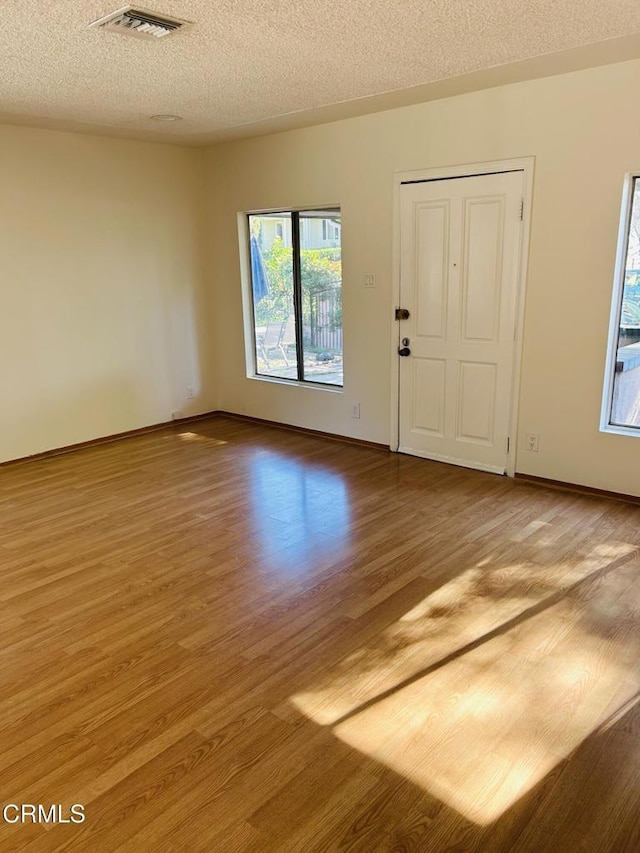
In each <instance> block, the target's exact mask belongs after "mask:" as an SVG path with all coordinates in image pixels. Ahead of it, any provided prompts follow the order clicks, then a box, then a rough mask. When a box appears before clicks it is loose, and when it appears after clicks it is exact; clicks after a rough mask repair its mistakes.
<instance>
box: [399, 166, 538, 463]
mask: <svg viewBox="0 0 640 853" xmlns="http://www.w3.org/2000/svg"><path fill="white" fill-rule="evenodd" d="M534 165H535V157H518V158H515V159H511V160H493V161H490V162H487V163H468V164H464V165H460V166H442V167H438V168H434V169H418V170H414V171H410V172H395V173H394V176H393V251H392V258H393V276H392V293H391V296H392V305H391V311H390V314H391V343H392V351H391V430H390V436H391V440H390V448H391V450H392V451H394V452H397V450H398V447H399V423H398V418H399V411H400V378H399V370H398V368H399V365H398V352H397V350H398V345H399V343H400V323H399V322H398V321H396V319H395V309H396V308H398V307H402V306H400V302H399V300H400V188H401V186H402V185H403V184H406V183H410V182H412V181H416V182H418V181H437V180H445V179H447V178H466V177H471V176H473V175H490V174H494V173H496V172H523V202H524V204H523V223H522V226H523V227H522V231H521V239H520V247H519V252H520V257H519V259H518V271H519V272H518V281H517V282H516V299H517V305H516V328H515V339H514V344H513V352H514V358H513V373H512V377H511V389H512V392H511V412H510V415H509V436H510V442H509V452H508V454H507V464H506V474H507V476H509V477H513V476H514V474H515V470H516V450H517V441H516V439H517V426H518V403H519V398H520V370H521V365H522V338H523V331H524V305H525V288H526V282H527V267H528V262H529V237H530V232H531V208H532V202H533V172H534ZM442 461H446V460H442ZM451 461H453V460H451Z"/></svg>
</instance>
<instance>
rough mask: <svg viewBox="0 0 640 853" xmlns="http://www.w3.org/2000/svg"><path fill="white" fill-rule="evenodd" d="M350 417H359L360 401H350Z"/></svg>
mask: <svg viewBox="0 0 640 853" xmlns="http://www.w3.org/2000/svg"><path fill="white" fill-rule="evenodd" d="M351 417H352V418H359V417H360V403H352V404H351Z"/></svg>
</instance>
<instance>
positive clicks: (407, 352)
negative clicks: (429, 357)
mask: <svg viewBox="0 0 640 853" xmlns="http://www.w3.org/2000/svg"><path fill="white" fill-rule="evenodd" d="M398 355H400V356H402V358H406V357H407V356H408V355H411V350H410V349H409V347H400V348H399V349H398Z"/></svg>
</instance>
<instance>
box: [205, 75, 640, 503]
mask: <svg viewBox="0 0 640 853" xmlns="http://www.w3.org/2000/svg"><path fill="white" fill-rule="evenodd" d="M639 85H640V62H637V61H634V62H629V63H621V64H618V65H612V66H608V67H603V68H598V69H593V70H588V71H583V72H578V73H574V74H568V75H564V76H561V77H555V78H549V79H544V80H537V81H532V82H528V83H520V84H514V85H512V86H506V87H503V88H498V89H491V90H486V91H483V92H478V93H473V94H469V95H464V96H460V97H456V98H450V99H448V100H443V101H438V102H432V103H429V104H423V105H419V106H413V107H406V108H403V109H398V110H393V111H388V112H384V113H377V114H375V115H370V116H365V117H361V118H356V119H351V120H345V121H342V122H338V123H335V124H327V125H323V126H319V127H315V128H307V129H303V130H298V131H292V132H289V133H284V134H280V135H277V136H271V137H264V138H259V139H254V140H248V141H242V142H237V143H228V144H225V145H219V146H216V147H213V148H211V149H209V151H208V153H207V181H208V200H209V204H210V217H211V258H212V262H213V266H212V274H213V277H214V285H215V291H216V298H217V326H216V334H215V337H216V344H217V348H218V355H219V359H220V361H221V362H222V359H223V357H224V369H223V370H221V372H220V374H219V376H218V389H219V397H218V402H219V405H220V407H221V408H223V409H226V410H229V411H234V412H243V413H247V414H249V415H253V416H257V417H262V418H269V419H273V420H278V421H283V422H286V423H292V424H298V425H302V426H306V427H312V428H316V429H321V430H327V431H330V432H336V433H341V434H344V435H351V436H358V437H361V438H364V439H369V440H372V441H377V442H383V443H388V441H389V434H390V427H389V424H390V417H391V410H390V370H391V368H390V364H391V359H392V358H393V356H392V352H391V350H392V348H391V342H390V328H389V325H390V324H389V312H390V308H391V278H392V223H393V175H394V171H395V170H410V169H423V168H430V167H437V166H445V165H450V164H464V163H471V162H479V161H488V160H497V159H501V158H510V157H523V156H528V155H534V156H535V158H536V172H535V180H534V205H533V221H532V233H531V254H530V264H529V277H528V290H527V302H526V319H525V340H524V352H523V366H522V392H521V400H520V416H519V429H518V447H519V450H518V456H517V470H518V471H520V472H527V473H530V474H534V475H538V476H542V477H550V478H554V479H558V480H564V481H569V482H574V483H581V484H586V485H590V486H594V487H599V488H604V489H610V490H614V491H620V492H626V493H633V494H640V439H635V438H628V437H624V436H617V435H604V434H601V433H600V432H599V431H598V424H599V413H600V399H601V393H602V381H603V371H604V359H605V350H606V339H607V326H608V319H609V306H610V296H611V285H612V276H613V267H614V258H615V248H616V235H617V227H618V215H619V208H620V194H621V189H622V181H623V176H624V173H625V172H626V171H629V170H634V169H640V116H639V115H638V111H637V110H636V109H635V108H634V104H635V103H636V100H637V92H638V87H639ZM315 204H319V205H320V204H323V205H324V204H339V205H340V206H341V207H342V212H343V250H344V289H345V292H344V327H345V344H344V347H345V354H344V362H345V389H344V394H337V393H330V392H321V391H315V390H310V389H306V388H296V387H283V386H282V385H274V384H269V383H266V382H260V381H256V380H250V379H247V378H246V376H245V363H244V351H243V343H242V340H243V326H242V312H241V293H240V281H239V277H240V273H239V261H238V246H237V226H236V214H237V212H238V211H243V210H250V209H260V208H269V207H288V206H296V205H315ZM364 272H374V273H375V274H376V277H377V287H376V288H375V289H372V290H368V289H365V288H364V287H362V286H361V283H360V281H361V277H362V274H363V273H364ZM352 400H358V401H360V403H361V411H362V417H361V419H360V421H357V420H352V419H351V417H350V402H351V401H352ZM529 431H531V432H538V433H539V434H540V450H539V452H538V453H537V454H536V453H530V452H527V451H525V450H524V435H525V433H526V432H529Z"/></svg>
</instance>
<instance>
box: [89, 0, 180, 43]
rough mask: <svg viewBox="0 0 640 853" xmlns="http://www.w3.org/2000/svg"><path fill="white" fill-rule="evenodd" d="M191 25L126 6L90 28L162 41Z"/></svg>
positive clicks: (95, 22)
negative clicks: (161, 39)
mask: <svg viewBox="0 0 640 853" xmlns="http://www.w3.org/2000/svg"><path fill="white" fill-rule="evenodd" d="M188 25H189V21H182V20H180V19H179V18H169V17H167V15H158V14H157V13H156V12H150V11H149V9H141V8H140V7H134V6H125V7H124V8H122V9H118V11H117V12H111V14H109V15H105V16H104V18H99V19H98V20H97V21H94V22H93V23H92V24H89V26H90V27H99V28H100V29H103V30H111V31H112V32H114V33H125V34H127V35H132V36H139V37H140V38H149V39H154V38H155V39H160V38H164V37H165V36H170V35H171V33H175V32H177V31H178V30H181V29H183V28H184V27H187V26H188Z"/></svg>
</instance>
